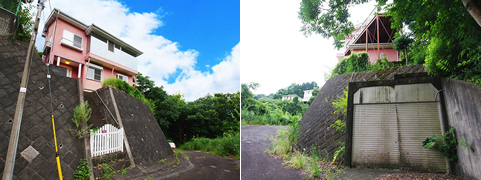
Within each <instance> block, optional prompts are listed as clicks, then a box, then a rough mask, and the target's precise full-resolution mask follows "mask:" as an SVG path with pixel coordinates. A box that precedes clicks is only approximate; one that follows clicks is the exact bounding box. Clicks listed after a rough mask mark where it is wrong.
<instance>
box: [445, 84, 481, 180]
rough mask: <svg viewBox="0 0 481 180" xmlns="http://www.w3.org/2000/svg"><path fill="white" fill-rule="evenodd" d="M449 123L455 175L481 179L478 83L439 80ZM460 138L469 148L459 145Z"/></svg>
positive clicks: (480, 96) (479, 96) (480, 109)
mask: <svg viewBox="0 0 481 180" xmlns="http://www.w3.org/2000/svg"><path fill="white" fill-rule="evenodd" d="M442 83H443V88H444V90H445V91H444V97H445V100H446V109H447V115H448V122H449V125H451V126H454V127H455V128H456V131H455V134H456V137H457V138H458V148H457V150H458V160H457V162H456V163H455V171H456V174H457V175H459V176H461V177H463V179H481V171H480V170H481V86H479V85H475V84H473V83H468V82H464V81H459V80H454V79H443V80H442ZM461 140H463V141H468V142H469V143H468V144H469V147H463V146H460V144H461Z"/></svg>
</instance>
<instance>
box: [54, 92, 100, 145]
mask: <svg viewBox="0 0 481 180" xmlns="http://www.w3.org/2000/svg"><path fill="white" fill-rule="evenodd" d="M73 110H74V115H73V119H72V122H73V123H74V125H75V128H76V129H75V130H74V132H73V134H75V135H76V136H77V137H78V138H79V139H82V138H84V136H85V134H88V133H89V129H90V128H91V127H92V125H89V126H87V128H84V125H86V124H87V121H88V120H89V119H90V116H91V115H92V109H91V108H90V107H89V103H88V101H85V102H84V103H81V104H80V105H78V106H75V108H74V109H73ZM52 118H53V116H52Z"/></svg>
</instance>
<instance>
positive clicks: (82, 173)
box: [73, 159, 91, 180]
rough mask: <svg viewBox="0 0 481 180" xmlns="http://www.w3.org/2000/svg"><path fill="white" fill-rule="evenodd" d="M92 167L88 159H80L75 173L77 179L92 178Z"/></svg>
mask: <svg viewBox="0 0 481 180" xmlns="http://www.w3.org/2000/svg"><path fill="white" fill-rule="evenodd" d="M90 174H91V172H90V169H89V166H88V163H87V160H86V159H80V162H79V165H78V166H77V169H76V170H75V172H74V173H73V176H74V178H75V179H76V180H87V179H89V178H90Z"/></svg>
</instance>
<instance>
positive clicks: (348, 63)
mask: <svg viewBox="0 0 481 180" xmlns="http://www.w3.org/2000/svg"><path fill="white" fill-rule="evenodd" d="M369 65H370V64H369V55H368V54H367V52H361V53H352V54H351V55H349V56H348V57H345V58H343V59H342V60H341V62H339V63H338V64H337V65H336V67H335V68H334V70H333V72H332V73H333V74H345V73H351V72H362V71H366V70H367V69H368V67H369Z"/></svg>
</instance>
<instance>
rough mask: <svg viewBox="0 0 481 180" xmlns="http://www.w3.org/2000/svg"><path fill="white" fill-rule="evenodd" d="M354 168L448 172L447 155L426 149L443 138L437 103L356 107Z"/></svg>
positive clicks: (363, 105) (360, 105) (361, 105)
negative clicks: (425, 144) (431, 141)
mask: <svg viewBox="0 0 481 180" xmlns="http://www.w3.org/2000/svg"><path fill="white" fill-rule="evenodd" d="M353 126H354V127H353V130H354V131H353V140H352V143H353V146H352V148H353V151H352V153H353V154H352V165H353V166H382V167H392V168H408V169H417V170H424V171H430V172H447V164H446V160H445V158H444V157H443V155H442V154H441V153H440V152H438V151H436V150H433V149H426V148H424V147H422V142H423V141H424V139H425V138H426V137H431V136H432V135H436V136H441V135H442V131H441V124H440V117H439V110H438V103H437V102H428V103H387V104H358V105H354V122H353Z"/></svg>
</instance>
